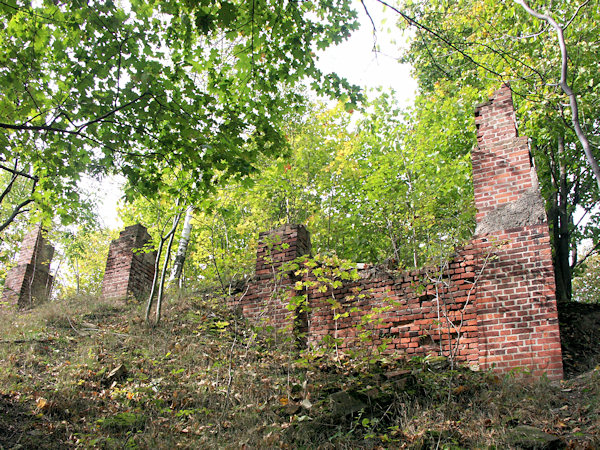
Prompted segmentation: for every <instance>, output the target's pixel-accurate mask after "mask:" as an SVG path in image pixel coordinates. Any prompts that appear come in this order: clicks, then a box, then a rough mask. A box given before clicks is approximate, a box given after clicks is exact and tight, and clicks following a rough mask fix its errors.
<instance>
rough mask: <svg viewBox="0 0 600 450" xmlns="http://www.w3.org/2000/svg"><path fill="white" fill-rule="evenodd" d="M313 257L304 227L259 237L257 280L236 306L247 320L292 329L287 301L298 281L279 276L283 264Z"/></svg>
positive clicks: (285, 228)
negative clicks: (300, 258)
mask: <svg viewBox="0 0 600 450" xmlns="http://www.w3.org/2000/svg"><path fill="white" fill-rule="evenodd" d="M308 253H310V237H309V234H308V231H307V230H306V228H305V227H304V226H303V225H291V224H288V225H284V226H282V227H280V228H278V229H276V230H272V231H269V232H263V233H261V234H260V236H259V244H258V250H257V258H256V270H255V276H254V279H253V280H252V282H251V283H250V284H249V285H248V288H247V290H246V291H245V292H244V295H243V299H242V301H234V302H233V303H232V305H233V306H236V307H238V308H240V309H241V312H242V314H243V315H244V316H245V317H248V318H251V319H252V320H254V321H255V322H257V323H261V324H264V325H268V326H274V327H276V328H283V327H286V326H292V319H291V317H292V314H291V311H289V310H288V302H287V301H285V299H287V298H288V296H289V295H295V293H294V292H292V291H291V290H290V286H291V285H292V284H293V283H294V282H295V281H296V278H295V276H294V274H293V273H292V272H289V271H288V272H284V273H282V274H279V272H280V269H281V266H282V264H285V263H287V262H289V261H293V260H294V259H296V258H297V257H299V256H302V255H306V254H308Z"/></svg>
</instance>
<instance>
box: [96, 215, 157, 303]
mask: <svg viewBox="0 0 600 450" xmlns="http://www.w3.org/2000/svg"><path fill="white" fill-rule="evenodd" d="M148 241H150V235H149V234H148V231H147V230H146V228H145V227H144V226H142V225H140V224H137V225H131V226H129V227H126V228H125V230H123V231H121V233H120V235H119V238H118V239H115V240H114V241H112V242H111V243H110V248H109V250H108V258H107V259H106V269H105V271H104V280H103V281H102V297H104V298H118V299H127V298H129V297H134V298H136V299H138V300H141V299H142V298H143V297H144V295H145V294H148V293H149V292H150V287H151V285H152V279H153V277H154V263H155V260H156V252H150V253H146V252H143V251H141V249H142V248H143V247H144V245H145V244H146V243H147V242H148Z"/></svg>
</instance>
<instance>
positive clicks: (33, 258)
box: [2, 225, 54, 308]
mask: <svg viewBox="0 0 600 450" xmlns="http://www.w3.org/2000/svg"><path fill="white" fill-rule="evenodd" d="M42 233H43V230H42V226H41V225H37V226H36V227H35V228H34V229H33V230H31V231H30V232H29V233H28V234H27V235H25V238H24V239H23V243H22V244H21V249H20V251H19V259H18V260H17V265H16V266H15V267H13V268H12V269H10V270H9V271H8V274H7V275H6V281H5V282H4V291H3V292H2V303H3V304H8V305H9V306H10V305H16V306H18V307H19V308H30V307H33V306H35V305H37V304H39V303H41V302H43V301H45V300H46V299H47V298H48V295H49V293H50V289H51V287H52V282H53V281H54V277H52V275H50V273H49V269H50V262H51V261H52V256H53V255H54V248H53V247H52V246H51V245H49V244H48V243H47V242H46V240H45V239H44V237H43V235H42Z"/></svg>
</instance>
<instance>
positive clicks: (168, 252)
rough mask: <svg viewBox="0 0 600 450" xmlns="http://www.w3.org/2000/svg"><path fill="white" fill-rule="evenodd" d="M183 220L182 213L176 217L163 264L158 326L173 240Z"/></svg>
mask: <svg viewBox="0 0 600 450" xmlns="http://www.w3.org/2000/svg"><path fill="white" fill-rule="evenodd" d="M180 220H181V213H180V214H177V215H176V216H175V219H174V220H173V228H172V229H171V233H170V234H171V236H170V237H169V243H168V244H167V251H166V254H165V261H164V263H163V268H162V272H161V274H160V284H159V287H158V295H157V296H156V318H155V320H154V324H155V325H158V323H159V322H160V313H161V310H162V300H163V296H164V288H165V278H166V276H167V267H168V266H169V259H170V256H171V248H172V247H173V240H174V239H175V230H177V226H178V225H179V221H180Z"/></svg>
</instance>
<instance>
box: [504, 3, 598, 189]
mask: <svg viewBox="0 0 600 450" xmlns="http://www.w3.org/2000/svg"><path fill="white" fill-rule="evenodd" d="M514 1H515V2H516V3H518V4H519V5H521V6H522V7H523V8H524V9H525V11H527V13H528V14H530V15H532V16H533V17H535V18H537V19H540V20H543V21H545V22H546V23H547V24H548V25H550V26H551V27H552V28H554V31H556V37H557V38H558V45H559V47H560V55H561V67H560V87H561V88H562V90H563V92H564V93H565V94H566V95H567V97H569V105H570V107H571V122H572V123H573V129H574V130H575V134H576V135H577V139H579V142H580V143H581V146H582V147H583V152H584V153H585V157H586V159H587V162H588V164H589V166H590V168H591V169H592V173H593V174H594V178H596V184H597V185H598V189H600V165H598V161H597V160H596V158H595V157H594V154H593V153H592V148H591V146H590V142H589V141H588V138H587V135H586V134H585V133H584V132H583V129H582V128H581V123H580V122H579V105H578V103H577V96H576V95H575V93H574V92H573V89H572V88H571V86H570V85H569V83H568V81H567V74H568V69H569V54H568V53H567V44H566V42H565V37H564V34H563V28H562V27H561V26H560V25H559V24H558V22H557V21H556V20H554V18H552V17H551V16H549V15H548V14H541V13H539V12H537V11H536V10H534V9H533V8H531V7H530V6H529V5H528V4H527V2H526V1H525V0H514ZM585 3H587V2H585ZM585 3H584V4H585ZM584 4H582V5H581V6H583V5H584ZM581 6H580V8H581Z"/></svg>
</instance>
